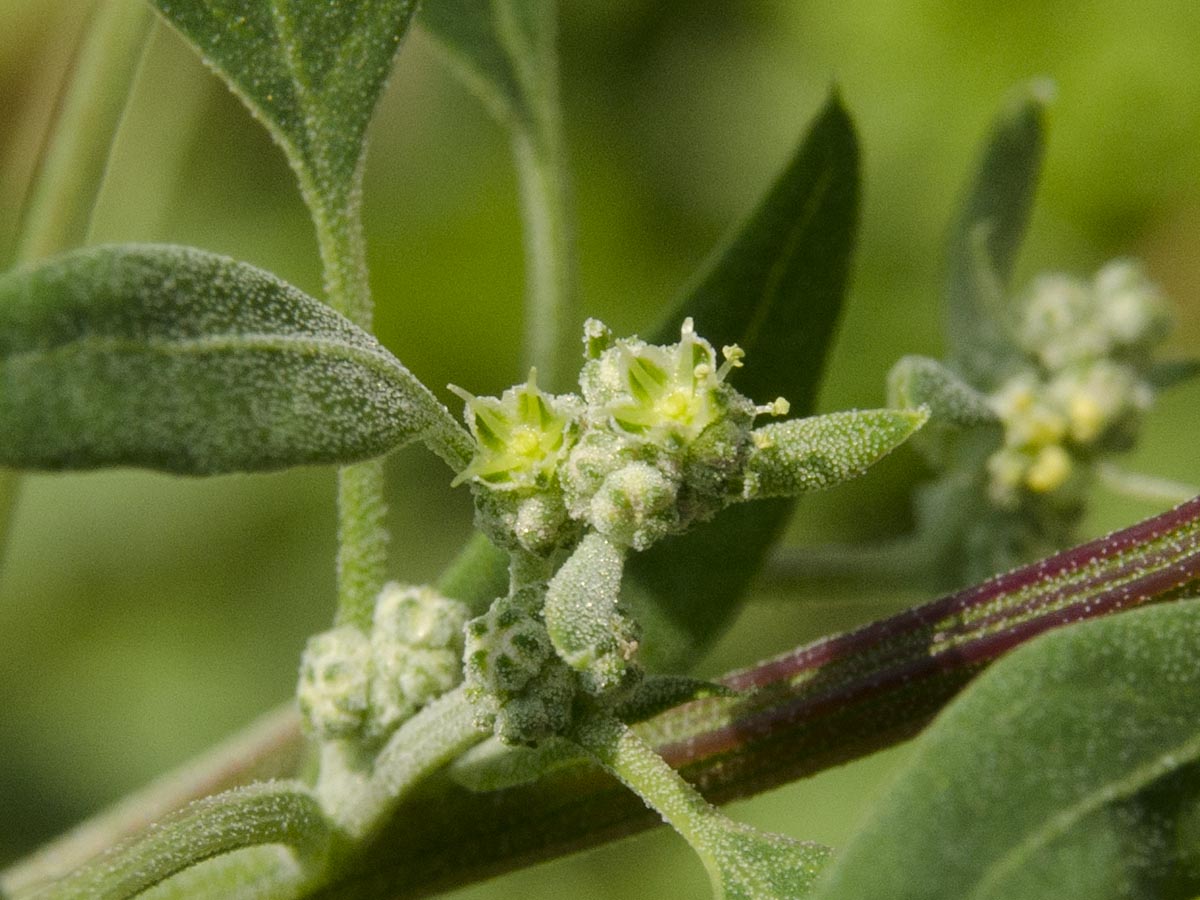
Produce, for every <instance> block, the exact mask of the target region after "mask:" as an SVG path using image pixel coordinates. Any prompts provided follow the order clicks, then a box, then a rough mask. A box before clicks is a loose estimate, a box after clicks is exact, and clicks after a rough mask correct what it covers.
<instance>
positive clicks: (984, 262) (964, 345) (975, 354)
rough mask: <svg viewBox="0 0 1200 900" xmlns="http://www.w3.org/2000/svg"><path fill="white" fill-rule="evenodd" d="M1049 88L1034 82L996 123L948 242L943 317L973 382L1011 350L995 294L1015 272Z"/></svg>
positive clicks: (987, 375) (992, 372)
mask: <svg viewBox="0 0 1200 900" xmlns="http://www.w3.org/2000/svg"><path fill="white" fill-rule="evenodd" d="M1050 93H1051V88H1050V86H1049V85H1048V84H1047V83H1046V82H1041V81H1039V82H1033V83H1031V84H1030V85H1028V86H1027V87H1026V88H1025V89H1024V90H1023V91H1022V92H1021V95H1020V96H1019V97H1018V98H1016V100H1015V101H1014V102H1013V103H1012V105H1011V106H1010V108H1008V109H1007V110H1005V111H1004V112H1003V113H1002V114H1001V115H1000V117H999V118H998V119H997V120H996V122H995V123H994V124H993V126H992V131H991V135H990V137H989V138H988V143H987V146H986V147H985V149H984V153H983V158H982V159H981V160H980V162H979V165H978V168H977V169H976V171H975V175H974V177H973V179H972V180H971V182H970V185H969V187H968V189H967V193H966V197H965V198H964V200H963V202H962V205H961V207H960V208H959V212H958V216H957V217H956V219H955V221H954V224H953V225H952V227H951V229H950V236H949V242H948V244H947V248H946V267H947V270H946V285H945V291H946V315H947V321H946V325H947V332H948V338H949V349H950V353H951V361H952V363H953V364H954V367H955V368H956V369H957V370H958V371H959V372H960V373H961V374H962V375H964V376H965V377H966V378H967V380H968V381H970V382H971V383H972V384H975V385H978V386H981V387H987V386H989V385H990V384H991V383H992V381H993V380H994V379H995V378H996V376H997V375H998V374H999V373H1000V371H1001V370H1002V367H1003V365H1004V363H1005V361H1006V360H1007V359H1008V358H1009V357H1010V356H1011V355H1012V354H1013V353H1014V351H1013V350H1012V349H1011V348H1010V342H1009V340H1008V338H1007V337H1006V335H1005V333H1004V327H1003V323H1002V322H1001V321H998V316H999V315H1002V314H1003V313H1004V310H1003V309H1002V308H1001V307H999V304H998V303H997V298H996V297H995V289H996V288H997V287H998V288H1000V289H1001V290H1003V289H1004V288H1005V287H1006V286H1007V283H1008V280H1009V277H1010V275H1011V273H1012V267H1013V261H1014V260H1015V259H1016V255H1017V251H1018V249H1019V248H1020V246H1021V240H1022V238H1023V237H1024V235H1025V228H1026V225H1027V224H1028V221H1029V211H1030V209H1031V208H1032V206H1033V196H1034V191H1035V190H1036V188H1037V181H1038V175H1039V172H1040V170H1041V164H1042V150H1043V136H1044V135H1043V132H1044V130H1045V110H1046V105H1047V102H1048V99H1049V95H1050Z"/></svg>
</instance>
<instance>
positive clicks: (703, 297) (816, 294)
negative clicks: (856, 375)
mask: <svg viewBox="0 0 1200 900" xmlns="http://www.w3.org/2000/svg"><path fill="white" fill-rule="evenodd" d="M858 190H859V189H858V142H857V139H856V138H855V134H854V128H853V125H852V123H851V121H850V117H849V115H848V114H847V112H846V110H845V108H844V107H843V106H842V103H841V100H840V99H839V98H838V97H837V96H836V95H834V96H832V97H831V98H830V99H829V101H828V102H827V103H826V105H825V108H824V109H823V110H822V111H821V113H820V114H819V115H818V116H817V118H816V120H815V121H814V122H813V124H812V126H811V127H810V128H809V131H808V134H807V135H806V137H805V138H804V140H803V142H802V143H801V144H800V146H799V147H798V148H797V150H796V153H795V154H794V155H793V157H792V159H791V160H790V161H789V163H788V164H787V166H786V167H785V168H784V170H783V172H782V173H781V174H780V175H779V177H778V179H777V180H776V182H775V184H774V185H773V186H772V187H771V189H770V190H769V191H768V192H767V194H766V196H765V197H764V198H763V199H762V201H761V202H760V204H759V206H758V208H757V210H755V212H754V213H753V214H752V215H751V216H750V218H749V219H748V220H747V221H746V222H745V223H744V224H743V225H742V226H741V227H740V228H738V229H737V230H735V232H734V233H733V235H732V236H731V238H730V239H729V241H728V243H727V244H726V245H725V246H723V247H722V248H720V249H719V250H718V251H717V253H716V254H715V255H714V256H713V258H712V259H711V260H710V262H709V263H708V264H707V265H706V266H705V267H704V269H702V271H701V273H700V275H699V277H698V278H697V280H696V281H695V283H694V285H693V286H692V287H691V288H690V289H688V290H687V291H686V292H685V295H684V298H683V301H682V303H681V304H680V305H679V306H678V307H677V308H676V310H675V312H674V313H673V314H672V315H671V316H670V317H669V318H668V319H667V320H666V321H664V322H663V323H662V325H661V327H660V328H659V330H658V332H657V333H656V334H655V335H654V338H655V339H657V340H658V341H659V342H661V343H672V342H674V341H675V340H677V338H678V334H679V323H680V322H681V321H682V320H683V319H684V318H685V317H687V316H692V317H693V318H694V319H695V322H696V330H697V331H698V332H699V333H701V334H703V335H704V336H705V337H706V338H708V339H709V340H711V341H712V342H713V344H714V345H715V346H722V345H725V344H738V345H740V346H741V347H742V349H743V350H745V351H746V366H745V368H744V369H740V370H738V373H737V375H736V381H737V387H738V389H739V390H740V391H742V392H743V393H744V394H747V395H748V396H750V397H753V398H754V399H756V400H760V401H764V400H771V399H773V398H775V397H777V396H779V395H783V396H784V397H786V398H787V399H788V400H789V401H791V404H792V410H793V411H794V412H795V413H798V414H799V415H807V414H809V413H811V412H812V410H813V406H814V404H815V402H816V393H817V388H818V386H819V382H820V378H821V372H822V370H823V368H824V364H825V357H826V353H827V352H828V350H829V347H830V345H831V343H832V339H833V334H834V327H835V325H836V324H837V319H838V315H839V313H840V311H841V306H842V301H843V298H844V296H845V291H846V282H847V278H848V275H849V269H850V256H851V252H852V250H853V246H854V238H855V232H856V229H857V224H858ZM791 510H792V502H791V501H789V500H772V501H765V502H762V503H755V504H749V505H746V506H737V507H734V508H732V509H728V510H726V511H725V512H723V513H722V514H721V515H720V516H719V517H718V518H717V519H716V520H715V521H713V522H710V523H707V524H705V525H702V526H700V527H699V528H696V529H695V530H693V531H692V532H690V533H689V534H687V535H684V536H682V537H679V538H673V539H668V540H666V541H663V542H662V543H660V544H658V545H657V546H655V547H653V548H651V549H650V550H649V551H647V552H646V553H643V554H640V555H638V556H635V557H633V558H632V559H631V560H630V565H629V570H630V571H631V573H632V574H633V576H634V577H635V578H636V579H637V581H638V582H639V583H638V585H637V586H636V588H635V590H634V591H631V592H630V593H631V596H630V602H631V605H634V606H637V607H638V609H637V618H638V620H639V621H641V622H643V624H644V625H645V627H646V640H645V641H644V643H643V659H644V660H645V661H646V663H647V664H648V665H650V666H651V667H654V668H659V669H675V668H678V667H679V666H681V665H683V664H684V663H686V662H690V661H694V660H695V658H696V655H697V653H698V651H699V650H701V649H702V648H703V647H705V646H706V645H707V644H708V643H709V642H710V641H712V640H713V639H714V638H715V637H716V635H717V634H718V633H719V631H720V629H721V628H722V627H723V626H724V625H725V624H726V623H727V622H728V621H730V619H731V618H732V616H733V614H734V612H735V611H736V610H737V603H738V600H739V599H740V598H741V596H742V595H743V594H744V593H745V590H746V588H747V587H748V586H749V583H750V580H751V579H752V578H753V577H754V574H755V572H756V571H757V569H758V567H759V566H760V565H761V563H762V561H763V559H764V557H765V556H766V553H767V551H768V549H769V548H770V545H771V543H772V542H773V541H774V540H775V538H776V537H777V536H778V534H779V531H780V529H781V528H782V527H783V525H784V523H785V522H786V521H787V517H788V515H789V514H790V513H791ZM647 604H652V605H653V606H654V607H655V608H654V609H653V610H647V609H645V608H644V607H645V606H646V605H647Z"/></svg>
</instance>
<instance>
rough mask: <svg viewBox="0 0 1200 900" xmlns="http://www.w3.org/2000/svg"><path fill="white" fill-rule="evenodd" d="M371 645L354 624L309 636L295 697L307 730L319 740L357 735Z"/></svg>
mask: <svg viewBox="0 0 1200 900" xmlns="http://www.w3.org/2000/svg"><path fill="white" fill-rule="evenodd" d="M370 662H371V644H370V641H369V640H368V638H367V636H366V635H365V634H363V633H362V632H361V631H360V630H359V629H358V628H355V627H354V626H353V625H343V626H341V627H340V628H334V629H333V630H331V631H324V632H321V633H320V634H316V635H313V636H312V637H311V638H309V639H308V643H307V644H306V645H305V647H304V654H303V656H302V657H301V660H300V683H299V685H298V686H297V688H296V697H297V700H298V701H299V704H300V713H301V715H302V716H303V717H304V722H305V724H306V725H307V727H308V729H309V730H310V731H311V732H312V733H313V734H315V735H316V736H318V737H320V738H322V739H326V740H329V739H334V738H348V737H353V736H356V735H358V734H359V733H361V731H362V729H363V726H364V724H365V722H366V718H367V708H368V703H369V693H370Z"/></svg>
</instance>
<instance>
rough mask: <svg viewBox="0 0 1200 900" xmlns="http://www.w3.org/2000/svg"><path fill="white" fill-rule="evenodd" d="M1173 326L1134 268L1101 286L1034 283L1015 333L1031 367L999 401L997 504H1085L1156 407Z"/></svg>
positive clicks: (997, 394)
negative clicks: (1162, 346)
mask: <svg viewBox="0 0 1200 900" xmlns="http://www.w3.org/2000/svg"><path fill="white" fill-rule="evenodd" d="M1168 327H1169V320H1168V317H1167V310H1166V304H1165V303H1164V301H1163V299H1162V298H1161V297H1160V296H1159V294H1158V293H1157V292H1156V291H1155V289H1154V288H1153V286H1151V285H1150V284H1149V283H1148V282H1147V281H1146V279H1145V277H1144V276H1143V275H1142V273H1141V272H1140V270H1139V269H1138V268H1137V267H1136V266H1134V265H1133V264H1131V263H1128V262H1125V261H1117V262H1113V263H1110V264H1109V265H1107V266H1105V267H1104V268H1103V269H1101V270H1100V272H1099V273H1098V274H1097V275H1096V277H1095V278H1094V279H1093V281H1092V283H1091V284H1087V283H1084V282H1082V281H1078V280H1076V279H1072V278H1068V277H1067V276H1063V275H1054V276H1045V277H1043V278H1041V279H1039V280H1038V281H1036V282H1035V283H1034V286H1033V290H1032V293H1031V294H1030V296H1029V298H1028V300H1027V301H1026V302H1025V304H1024V306H1023V308H1022V310H1021V313H1020V318H1019V320H1018V322H1017V323H1016V327H1015V339H1016V342H1017V343H1018V345H1019V346H1020V348H1021V350H1022V351H1023V352H1024V354H1025V355H1026V359H1027V364H1026V365H1025V366H1024V367H1022V368H1021V369H1020V370H1018V371H1016V372H1015V373H1013V374H1012V375H1011V376H1010V377H1008V378H1007V379H1005V380H1004V381H1003V383H1001V384H1000V386H999V388H998V389H997V390H995V391H994V392H993V393H992V394H991V395H990V397H989V401H990V404H991V407H992V409H993V411H994V412H995V414H996V416H997V417H998V418H999V420H1000V423H1001V425H1002V426H1003V433H1004V439H1003V446H1002V447H1001V448H1000V449H998V450H996V451H995V452H994V453H993V454H992V455H991V456H990V457H989V458H988V460H987V472H988V494H989V497H990V498H991V500H992V501H993V502H994V503H995V504H996V505H998V506H1000V507H1003V508H1010V509H1011V508H1016V507H1017V506H1019V505H1020V504H1021V502H1022V501H1023V500H1024V499H1028V498H1031V497H1036V496H1038V495H1044V496H1050V497H1051V498H1052V499H1054V500H1055V501H1056V502H1058V503H1060V504H1062V503H1064V502H1067V503H1070V502H1074V501H1077V500H1078V497H1079V495H1080V494H1081V489H1082V487H1083V485H1084V484H1085V482H1086V478H1087V475H1088V474H1089V470H1090V464H1091V463H1092V462H1093V461H1094V460H1095V458H1096V457H1097V456H1098V455H1099V454H1102V453H1104V452H1107V451H1111V450H1117V449H1121V448H1124V447H1127V446H1128V445H1129V443H1130V442H1131V440H1132V437H1133V434H1134V432H1135V430H1136V427H1137V424H1138V420H1139V417H1140V415H1141V413H1143V412H1144V411H1145V410H1146V409H1147V408H1148V407H1149V406H1150V404H1151V402H1152V401H1153V399H1154V391H1153V388H1152V387H1151V385H1150V384H1149V382H1148V381H1147V379H1146V372H1147V368H1148V364H1149V357H1150V351H1151V349H1152V348H1153V346H1154V345H1155V344H1156V343H1158V342H1159V341H1160V340H1161V339H1162V338H1163V337H1164V336H1165V334H1166V332H1167V329H1168Z"/></svg>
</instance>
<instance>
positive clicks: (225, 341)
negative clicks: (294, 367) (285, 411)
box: [0, 332, 416, 382]
mask: <svg viewBox="0 0 1200 900" xmlns="http://www.w3.org/2000/svg"><path fill="white" fill-rule="evenodd" d="M234 351H272V352H277V353H289V352H291V353H295V354H296V355H308V356H318V357H336V358H340V359H348V360H352V361H354V362H358V363H360V364H362V365H364V366H365V367H367V368H369V369H371V370H373V371H375V372H378V373H381V374H386V375H389V376H391V380H392V381H395V380H396V378H397V376H399V377H400V378H404V379H405V380H411V381H414V382H415V380H416V379H415V378H414V377H413V376H412V375H411V374H409V373H408V372H407V370H405V369H402V368H401V367H400V366H399V365H398V364H397V363H396V362H394V361H393V360H392V359H391V358H390V355H389V354H387V351H386V350H382V348H381V350H378V351H376V350H371V349H369V348H366V347H358V346H355V345H353V344H347V343H345V342H344V341H340V340H335V339H332V338H321V337H317V336H313V335H305V336H303V337H291V336H287V335H279V334H263V333H253V332H251V333H247V334H224V335H210V336H200V337H191V338H161V337H159V338H129V337H110V336H104V337H98V336H97V337H84V338H77V339H73V340H70V341H64V342H62V343H59V344H54V345H51V346H49V347H39V348H36V349H32V350H21V351H18V352H16V353H10V354H8V355H6V356H0V364H8V363H11V362H14V361H15V362H20V361H23V360H27V359H34V360H36V359H46V358H53V357H56V356H62V357H70V356H75V355H79V354H81V353H157V354H171V353H180V354H186V355H196V356H199V355H203V354H205V353H212V354H219V353H226V352H234ZM405 376H407V378H406V377H405Z"/></svg>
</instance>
